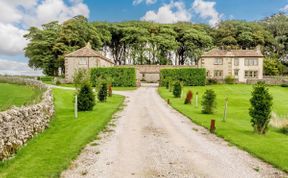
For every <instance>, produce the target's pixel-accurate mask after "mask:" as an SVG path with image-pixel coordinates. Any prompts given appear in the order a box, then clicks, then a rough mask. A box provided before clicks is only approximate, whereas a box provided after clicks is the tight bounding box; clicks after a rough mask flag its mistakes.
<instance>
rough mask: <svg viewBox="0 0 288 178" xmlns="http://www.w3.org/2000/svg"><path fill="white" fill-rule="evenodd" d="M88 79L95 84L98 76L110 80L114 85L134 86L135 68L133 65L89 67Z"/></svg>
mask: <svg viewBox="0 0 288 178" xmlns="http://www.w3.org/2000/svg"><path fill="white" fill-rule="evenodd" d="M90 75H91V76H90V79H91V83H92V85H93V86H97V83H99V82H98V80H99V78H100V79H105V80H108V79H109V80H111V82H112V86H114V87H135V86H136V69H135V68H133V67H98V68H94V69H91V73H90Z"/></svg>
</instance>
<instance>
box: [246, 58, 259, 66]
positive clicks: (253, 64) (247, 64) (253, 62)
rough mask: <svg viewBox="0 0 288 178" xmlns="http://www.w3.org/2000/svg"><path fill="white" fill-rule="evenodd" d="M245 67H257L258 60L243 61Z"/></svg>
mask: <svg viewBox="0 0 288 178" xmlns="http://www.w3.org/2000/svg"><path fill="white" fill-rule="evenodd" d="M245 66H258V59H245Z"/></svg>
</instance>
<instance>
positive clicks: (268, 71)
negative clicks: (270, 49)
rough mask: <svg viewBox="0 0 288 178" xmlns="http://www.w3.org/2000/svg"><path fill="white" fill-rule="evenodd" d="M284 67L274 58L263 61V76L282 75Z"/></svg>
mask: <svg viewBox="0 0 288 178" xmlns="http://www.w3.org/2000/svg"><path fill="white" fill-rule="evenodd" d="M283 70H284V65H283V64H282V63H281V62H280V61H279V60H277V59H275V58H265V59H264V74H265V75H270V76H275V75H281V74H283Z"/></svg>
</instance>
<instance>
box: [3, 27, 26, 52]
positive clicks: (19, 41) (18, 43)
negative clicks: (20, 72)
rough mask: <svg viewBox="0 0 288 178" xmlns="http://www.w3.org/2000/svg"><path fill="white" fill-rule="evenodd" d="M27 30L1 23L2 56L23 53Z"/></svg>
mask: <svg viewBox="0 0 288 178" xmlns="http://www.w3.org/2000/svg"><path fill="white" fill-rule="evenodd" d="M25 33H27V32H26V31H25V30H22V29H20V28H17V27H15V26H13V25H11V24H2V23H0V41H1V43H0V54H2V55H3V54H5V55H15V54H18V53H22V52H23V48H24V47H25V46H26V44H27V41H26V40H25V39H24V38H23V35H24V34H25Z"/></svg>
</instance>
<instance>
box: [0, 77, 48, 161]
mask: <svg viewBox="0 0 288 178" xmlns="http://www.w3.org/2000/svg"><path fill="white" fill-rule="evenodd" d="M0 82H7V83H15V84H25V85H31V86H36V87H39V88H40V89H44V90H45V92H44V93H43V95H42V101H41V102H40V103H38V104H35V105H31V106H25V107H19V108H18V107H14V108H12V109H9V110H7V111H4V112H0V160H3V159H6V158H8V157H9V156H11V155H12V154H14V153H15V152H16V151H17V149H19V148H20V147H21V146H23V145H24V144H25V143H26V142H27V141H28V140H29V139H30V138H32V137H33V136H34V135H36V134H37V133H40V132H42V131H43V130H44V129H45V128H47V127H48V123H49V121H50V119H51V118H52V116H53V114H54V105H53V96H52V91H51V89H49V88H47V86H46V85H44V84H43V83H41V82H39V81H36V80H31V79H24V78H14V77H1V76H0ZM19 92H21V91H19ZM27 164H29V163H27Z"/></svg>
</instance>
